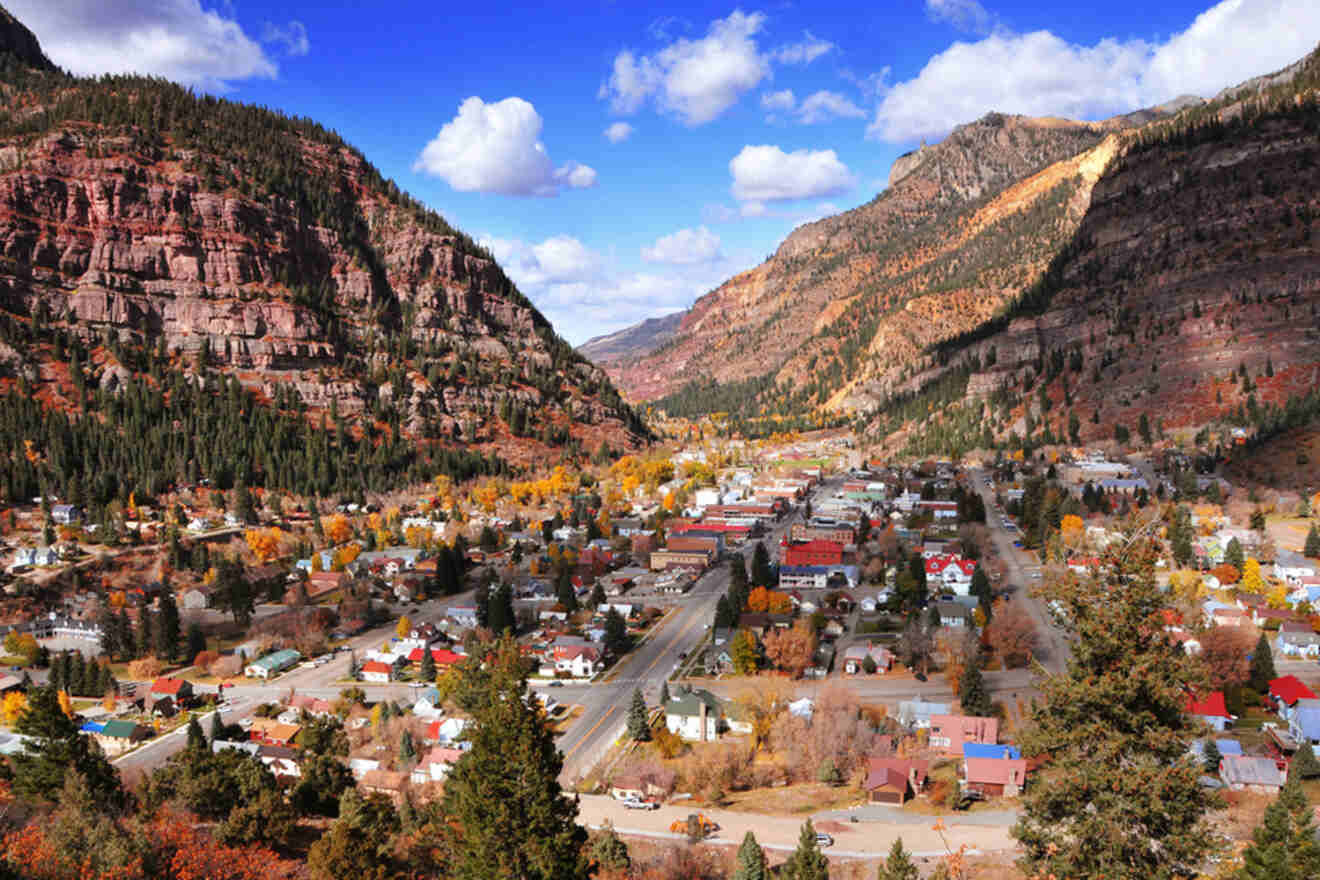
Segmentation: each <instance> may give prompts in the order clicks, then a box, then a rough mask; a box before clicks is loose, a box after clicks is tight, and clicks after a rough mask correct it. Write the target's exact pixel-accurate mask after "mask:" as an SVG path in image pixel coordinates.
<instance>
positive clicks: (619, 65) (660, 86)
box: [600, 10, 770, 126]
mask: <svg viewBox="0 0 1320 880" xmlns="http://www.w3.org/2000/svg"><path fill="white" fill-rule="evenodd" d="M764 24H765V16H764V15H762V14H761V13H759V12H756V13H752V14H750V15H749V14H747V13H744V12H743V11H742V10H735V11H734V12H733V13H732V14H731V15H729V17H728V18H723V19H717V20H716V21H714V22H711V25H710V29H709V30H708V31H707V33H706V36H704V37H702V38H701V39H698V40H689V39H687V38H680V39H678V40H676V41H675V42H673V43H671V44H670V45H668V46H666V47H665V48H663V49H661V50H660V51H659V52H656V53H655V54H653V55H637V54H635V53H634V52H632V51H631V50H626V49H625V50H624V51H622V52H620V53H619V54H618V55H616V56H615V58H614V65H613V69H612V70H611V72H610V76H609V79H608V80H607V81H606V82H605V83H604V84H603V85H602V86H601V89H600V97H602V98H608V99H609V101H610V106H611V107H612V108H613V109H614V111H615V112H616V113H634V112H636V111H637V110H638V109H639V108H640V107H641V106H642V105H643V104H645V103H646V102H647V100H649V99H654V100H655V102H656V103H657V105H658V106H659V107H660V109H661V110H663V111H665V112H668V113H672V114H674V115H675V116H677V117H679V118H680V119H681V120H683V122H685V123H686V124H687V125H693V126H695V125H702V124H704V123H707V122H710V121H711V120H712V119H715V118H716V117H718V116H719V115H720V114H721V113H723V112H724V111H725V110H727V109H729V108H730V107H731V106H733V104H734V103H735V102H737V100H738V98H739V97H741V96H742V95H743V94H744V93H745V92H747V91H749V90H750V89H753V88H755V87H756V85H757V84H758V83H760V82H761V80H763V79H765V78H767V77H768V76H769V75H770V60H769V58H768V57H767V56H766V55H764V54H763V53H762V52H761V51H760V49H759V47H758V46H757V43H756V40H755V39H754V38H755V36H756V34H757V33H758V32H759V31H760V30H761V28H762V26H763V25H764Z"/></svg>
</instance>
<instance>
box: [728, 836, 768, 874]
mask: <svg viewBox="0 0 1320 880" xmlns="http://www.w3.org/2000/svg"><path fill="white" fill-rule="evenodd" d="M731 880H770V868H769V866H768V865H766V863H765V850H763V849H761V845H760V844H759V843H757V842H756V835H754V834H752V832H750V831H748V832H747V834H746V835H744V836H743V841H742V845H741V846H739V847H738V867H737V868H735V869H734V872H733V877H732V878H731Z"/></svg>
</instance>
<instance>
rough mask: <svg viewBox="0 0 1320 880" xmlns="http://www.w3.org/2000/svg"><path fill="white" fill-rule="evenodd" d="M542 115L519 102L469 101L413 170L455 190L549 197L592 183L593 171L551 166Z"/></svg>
mask: <svg viewBox="0 0 1320 880" xmlns="http://www.w3.org/2000/svg"><path fill="white" fill-rule="evenodd" d="M540 136H541V116H540V114H538V113H537V112H536V108H535V107H533V106H532V105H531V104H530V103H528V102H527V101H524V100H523V99H522V98H505V99H504V100H503V101H497V102H495V103H493V104H487V103H486V102H485V101H483V100H481V99H480V98H476V97H473V98H468V99H467V100H466V101H464V102H463V103H462V104H461V105H459V108H458V115H457V116H455V117H454V118H453V119H452V120H450V121H449V122H446V123H445V125H444V127H443V128H441V129H440V133H439V134H437V135H436V136H435V137H434V138H433V139H432V140H431V142H430V143H428V144H427V145H426V147H425V148H423V150H422V153H421V155H420V156H418V157H417V161H416V162H414V163H413V170H415V171H422V172H425V173H427V174H431V175H433V176H435V177H440V178H442V179H443V180H445V182H447V183H448V184H449V185H450V186H452V187H453V188H454V189H456V190H458V191H460V192H485V193H499V194H501V195H508V196H554V195H558V194H559V191H560V190H561V189H563V188H566V187H567V188H570V189H583V188H586V187H592V186H595V185H596V172H595V170H594V169H593V168H590V167H588V166H586V165H582V164H580V163H578V162H569V163H568V164H566V165H564V166H562V167H560V168H555V167H554V164H553V163H552V162H551V161H550V156H549V155H548V154H547V153H546V150H545V146H544V145H542V144H541V142H540V140H539V138H540Z"/></svg>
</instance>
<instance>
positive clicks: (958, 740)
mask: <svg viewBox="0 0 1320 880" xmlns="http://www.w3.org/2000/svg"><path fill="white" fill-rule="evenodd" d="M998 741H999V719H998V718H981V717H978V716H975V715H943V714H941V715H931V716H930V745H931V748H935V749H940V750H942V751H944V752H946V753H948V754H951V755H961V754H962V751H963V743H965V742H971V743H995V742H998Z"/></svg>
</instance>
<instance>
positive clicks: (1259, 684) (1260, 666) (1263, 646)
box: [1247, 633, 1277, 694]
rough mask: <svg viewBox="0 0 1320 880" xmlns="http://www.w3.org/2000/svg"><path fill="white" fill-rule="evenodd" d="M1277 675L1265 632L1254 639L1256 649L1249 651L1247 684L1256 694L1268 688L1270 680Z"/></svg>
mask: <svg viewBox="0 0 1320 880" xmlns="http://www.w3.org/2000/svg"><path fill="white" fill-rule="evenodd" d="M1276 677H1277V673H1276V672H1275V671H1274V652H1273V651H1271V650H1270V642H1269V639H1267V638H1265V633H1261V634H1260V638H1259V639H1257V640H1256V649H1255V650H1254V651H1252V652H1251V674H1250V676H1249V677H1248V678H1247V684H1248V685H1249V686H1250V687H1251V689H1252V690H1253V691H1255V692H1256V693H1258V694H1264V693H1265V692H1266V691H1268V690H1269V689H1270V682H1271V681H1272V680H1273V679H1274V678H1276Z"/></svg>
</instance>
